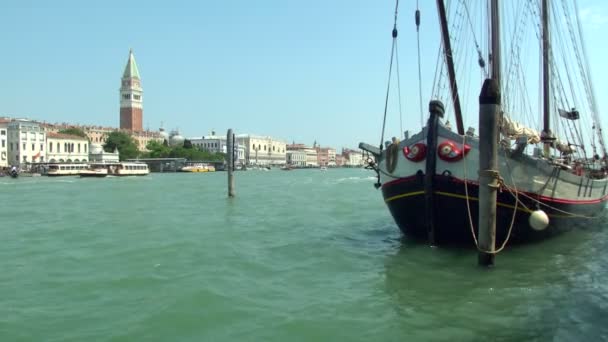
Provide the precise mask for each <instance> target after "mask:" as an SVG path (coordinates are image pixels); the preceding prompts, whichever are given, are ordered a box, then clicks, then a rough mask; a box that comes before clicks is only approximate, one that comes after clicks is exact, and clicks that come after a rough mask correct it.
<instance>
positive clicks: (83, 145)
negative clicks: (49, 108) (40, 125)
mask: <svg viewBox="0 0 608 342" xmlns="http://www.w3.org/2000/svg"><path fill="white" fill-rule="evenodd" d="M46 146H47V149H46V154H47V161H48V162H49V163H86V162H87V161H88V159H89V140H88V139H87V138H84V137H81V136H78V135H72V134H62V133H52V132H49V133H47V135H46Z"/></svg>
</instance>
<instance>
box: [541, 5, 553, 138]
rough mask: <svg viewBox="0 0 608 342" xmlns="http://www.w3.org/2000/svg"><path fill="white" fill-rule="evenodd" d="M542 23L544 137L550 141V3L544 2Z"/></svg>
mask: <svg viewBox="0 0 608 342" xmlns="http://www.w3.org/2000/svg"><path fill="white" fill-rule="evenodd" d="M542 21H543V133H544V134H543V135H544V136H545V138H549V140H545V141H546V142H550V138H551V136H550V135H551V125H550V124H551V121H550V120H551V117H550V115H549V114H550V111H551V108H550V106H551V102H550V91H549V87H550V83H549V82H550V78H549V77H550V75H549V72H550V69H549V66H550V64H549V49H550V47H549V45H550V44H549V2H548V1H547V0H542Z"/></svg>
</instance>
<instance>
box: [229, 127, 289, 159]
mask: <svg viewBox="0 0 608 342" xmlns="http://www.w3.org/2000/svg"><path fill="white" fill-rule="evenodd" d="M236 141H237V143H238V144H242V145H243V146H244V147H245V163H246V164H247V165H276V166H281V165H285V163H286V146H287V144H286V143H285V142H284V141H282V140H278V139H275V138H272V137H269V136H259V135H251V134H239V135H237V136H236Z"/></svg>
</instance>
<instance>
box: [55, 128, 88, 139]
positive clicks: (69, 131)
mask: <svg viewBox="0 0 608 342" xmlns="http://www.w3.org/2000/svg"><path fill="white" fill-rule="evenodd" d="M57 133H60V134H69V135H77V136H79V137H83V138H86V137H87V135H86V134H85V133H84V131H83V130H82V129H80V128H78V127H70V128H65V129H62V130H60V131H58V132H57Z"/></svg>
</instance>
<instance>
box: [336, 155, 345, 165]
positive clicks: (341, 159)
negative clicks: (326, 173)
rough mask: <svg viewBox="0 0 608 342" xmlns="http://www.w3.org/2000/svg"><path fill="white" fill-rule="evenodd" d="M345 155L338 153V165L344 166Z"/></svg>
mask: <svg viewBox="0 0 608 342" xmlns="http://www.w3.org/2000/svg"><path fill="white" fill-rule="evenodd" d="M344 159H345V158H344V156H343V155H341V154H336V166H337V167H342V166H344Z"/></svg>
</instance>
